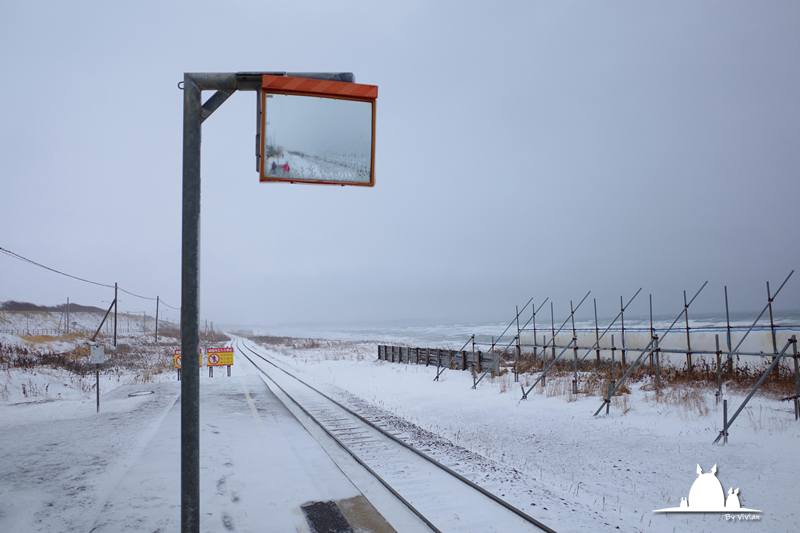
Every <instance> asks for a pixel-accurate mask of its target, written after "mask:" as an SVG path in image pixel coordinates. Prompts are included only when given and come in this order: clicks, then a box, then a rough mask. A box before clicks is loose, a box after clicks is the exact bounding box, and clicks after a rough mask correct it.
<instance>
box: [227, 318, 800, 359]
mask: <svg viewBox="0 0 800 533" xmlns="http://www.w3.org/2000/svg"><path fill="white" fill-rule="evenodd" d="M531 319H532V317H531V316H530V315H528V316H525V317H522V316H520V317H519V330H520V331H522V332H523V336H524V335H525V334H526V333H527V334H528V335H529V336H530V335H532V334H533V332H534V324H533V321H532V320H531ZM623 319H624V328H625V332H626V334H627V333H629V332H630V333H634V332H637V331H639V332H648V335H649V332H650V329H651V327H652V328H653V329H654V330H655V333H657V334H659V335H660V336H661V337H663V336H664V334H665V333H666V332H667V331H668V330H670V327H671V328H672V329H671V330H670V331H671V332H672V333H673V336H674V334H675V333H679V332H683V333H684V334H685V332H686V320H685V317H684V316H683V315H676V316H654V317H653V319H652V325H651V319H650V317H649V316H646V317H643V316H628V315H627V314H626V315H624V316H622V317H620V316H617V317H605V318H599V319H598V320H597V322H595V320H594V318H593V317H592V318H591V319H586V318H583V319H577V318H576V319H575V321H574V328H575V332H576V333H578V334H580V333H592V334H593V335H594V334H595V333H596V332H599V333H600V334H602V333H603V332H604V331H606V330H608V333H610V334H614V333H617V334H619V333H620V332H621V330H622V327H623ZM729 326H730V331H731V333H732V334H736V333H738V334H739V335H742V334H743V333H744V332H746V331H748V330H749V329H750V328H752V330H753V333H757V332H771V329H772V326H774V328H775V331H776V332H781V331H783V332H786V331H796V330H800V311H788V312H787V311H781V312H775V313H773V316H772V323H770V315H769V311H767V310H765V311H764V312H763V313H762V314H761V316H760V317H759V311H755V312H753V313H731V314H730V316H729V317H726V316H725V315H724V314H722V315H716V314H705V315H703V314H693V315H692V316H690V319H689V329H690V331H691V332H692V333H693V334H697V333H719V334H720V335H721V336H723V335H725V334H726V333H727V331H728V327H729ZM517 327H518V326H517V318H516V317H514V316H512V317H511V320H510V321H500V320H497V321H487V322H453V323H448V322H445V321H441V322H427V323H426V322H402V321H398V322H387V323H378V322H351V323H309V324H298V323H295V324H278V325H270V326H259V325H250V326H231V327H229V328H228V329H229V330H230V331H237V330H238V331H241V332H246V333H252V334H256V335H274V336H286V337H303V338H317V339H335V340H344V341H377V342H381V343H385V344H404V345H409V346H420V347H430V348H448V349H453V350H460V349H462V348H466V347H467V346H471V345H472V336H473V335H474V336H475V339H474V341H475V344H476V346H479V347H480V346H489V345H492V344H496V345H500V346H502V345H503V344H504V343H507V342H511V341H512V340H513V338H514V336H516V335H517V332H518V329H517ZM535 328H536V334H537V339H541V336H542V335H546V336H547V337H548V338H550V336H551V335H552V333H553V332H554V331H555V332H556V333H559V332H560V333H561V334H562V335H563V334H567V333H570V334H571V333H572V329H573V321H572V319H571V317H569V316H566V317H561V318H560V320H559V319H555V320H552V321H551V320H550V317H549V316H547V317H546V319H545V317H542V319H541V320H540V319H539V317H538V316H537V320H536V324H535Z"/></svg>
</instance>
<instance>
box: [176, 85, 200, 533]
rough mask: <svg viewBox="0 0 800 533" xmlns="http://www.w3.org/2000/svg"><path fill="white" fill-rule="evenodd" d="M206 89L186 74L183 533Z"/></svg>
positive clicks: (193, 505)
mask: <svg viewBox="0 0 800 533" xmlns="http://www.w3.org/2000/svg"><path fill="white" fill-rule="evenodd" d="M201 94H202V91H201V89H200V87H199V86H198V85H197V84H196V83H195V81H194V80H193V79H192V77H191V76H189V75H188V74H185V75H184V77H183V220H182V231H183V238H182V250H181V353H183V355H184V356H185V358H183V360H182V361H181V366H182V367H183V368H182V369H181V370H186V373H185V374H184V373H183V372H181V374H183V375H182V376H181V378H182V379H181V533H198V532H199V530H200V374H199V370H200V367H199V360H198V359H195V358H194V354H196V353H198V351H199V349H200V338H199V327H198V326H199V315H200V309H199V289H200V276H199V266H200V261H199V259H200V133H201V126H200V124H201V104H200V99H201Z"/></svg>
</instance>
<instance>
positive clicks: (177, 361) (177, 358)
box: [175, 348, 203, 368]
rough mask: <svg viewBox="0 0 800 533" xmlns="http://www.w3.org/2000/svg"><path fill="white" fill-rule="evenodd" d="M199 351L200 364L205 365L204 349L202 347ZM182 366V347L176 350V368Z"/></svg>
mask: <svg viewBox="0 0 800 533" xmlns="http://www.w3.org/2000/svg"><path fill="white" fill-rule="evenodd" d="M198 353H199V354H200V365H199V366H203V349H202V348H200V349H199V350H198ZM180 367H181V351H180V349H178V350H175V368H180Z"/></svg>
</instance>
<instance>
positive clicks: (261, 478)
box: [0, 376, 424, 533]
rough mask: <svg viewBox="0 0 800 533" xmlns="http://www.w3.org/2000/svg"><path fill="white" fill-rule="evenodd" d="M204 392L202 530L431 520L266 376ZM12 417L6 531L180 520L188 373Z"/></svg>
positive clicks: (6, 442) (160, 526)
mask: <svg viewBox="0 0 800 533" xmlns="http://www.w3.org/2000/svg"><path fill="white" fill-rule="evenodd" d="M151 391H152V394H150V392H151ZM200 396H201V397H200V402H201V404H200V425H201V435H200V465H201V468H200V513H201V519H200V530H201V531H203V532H206V531H223V532H224V531H252V532H255V531H265V532H273V531H274V532H292V531H299V532H309V531H320V532H321V531H331V532H342V533H348V532H362V531H374V532H376V533H393V532H395V531H403V532H405V531H423V530H424V527H423V526H421V524H420V523H417V519H416V517H413V515H410V513H409V512H408V511H407V510H406V509H405V508H404V507H403V506H402V505H401V504H399V502H397V501H392V499H391V498H387V497H386V494H381V489H380V488H377V489H376V488H374V486H375V485H376V484H375V483H374V481H372V482H371V483H364V479H365V478H364V475H363V473H358V472H356V471H354V470H352V469H351V468H352V466H351V467H347V466H345V467H344V469H345V471H347V472H348V474H347V475H345V473H343V471H342V469H341V468H340V467H339V466H338V465H337V464H336V463H335V462H334V460H333V459H332V458H331V455H332V456H334V457H337V456H338V455H340V454H337V453H335V452H334V451H332V450H334V448H332V447H331V446H330V443H323V444H324V445H325V448H323V446H322V445H321V444H320V443H319V442H318V441H317V440H316V439H321V437H320V435H318V434H316V435H315V437H312V435H311V434H310V433H309V432H308V430H306V428H305V427H303V425H302V424H301V423H300V422H299V421H298V420H297V419H296V418H295V417H294V415H292V413H291V412H290V411H289V410H288V409H287V408H286V407H285V406H284V405H283V404H282V403H281V402H280V400H278V399H277V398H276V397H275V395H274V394H272V392H271V391H270V390H269V388H268V387H267V386H266V384H265V383H264V382H263V381H262V380H261V379H259V378H258V377H257V376H239V377H230V378H229V377H223V378H214V379H202V380H201V387H200ZM4 415H7V416H4ZM0 417H4V418H5V420H3V426H4V429H5V430H11V433H9V432H8V431H5V432H4V435H5V437H4V438H0V453H2V454H3V457H4V458H5V459H4V461H3V463H2V464H0V476H2V477H0V530H1V531H81V532H86V531H89V532H92V533H101V532H112V531H113V532H127V531H146V532H148V533H155V532H167V531H180V385H179V383H178V382H177V381H176V382H172V383H161V384H149V385H140V386H123V387H120V388H118V389H116V390H114V391H112V392H110V393H109V394H107V395H105V396H103V398H102V400H101V413H99V414H96V413H94V404H93V403H92V402H72V403H70V404H65V403H64V402H49V403H48V404H43V405H22V406H3V407H2V408H0ZM0 420H2V418H0ZM12 434H16V435H17V436H19V437H20V438H19V439H16V440H15V439H12V438H10V436H11V435H12ZM15 442H16V444H15ZM20 444H21V446H20ZM326 449H327V450H328V451H331V452H332V453H331V455H329V454H328V451H326ZM337 461H339V462H341V461H340V460H339V459H337ZM351 479H352V480H353V481H351ZM354 482H355V483H356V484H358V485H360V486H362V487H367V488H368V490H366V489H365V490H364V493H366V494H367V496H366V497H365V494H364V493H362V490H360V489H359V488H357V487H356V486H355V484H354ZM376 506H377V507H378V508H380V511H379V510H377V509H376ZM384 516H386V517H387V518H388V519H387V518H384ZM389 522H392V524H394V527H393V526H392V525H390V524H389Z"/></svg>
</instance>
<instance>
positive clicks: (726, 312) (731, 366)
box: [725, 285, 733, 373]
mask: <svg viewBox="0 0 800 533" xmlns="http://www.w3.org/2000/svg"><path fill="white" fill-rule="evenodd" d="M725 321H726V322H727V324H728V352H730V351H731V315H730V313H729V312H728V286H727V285H725ZM728 363H729V364H728V373H730V372H732V371H733V360H731V359H728Z"/></svg>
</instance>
